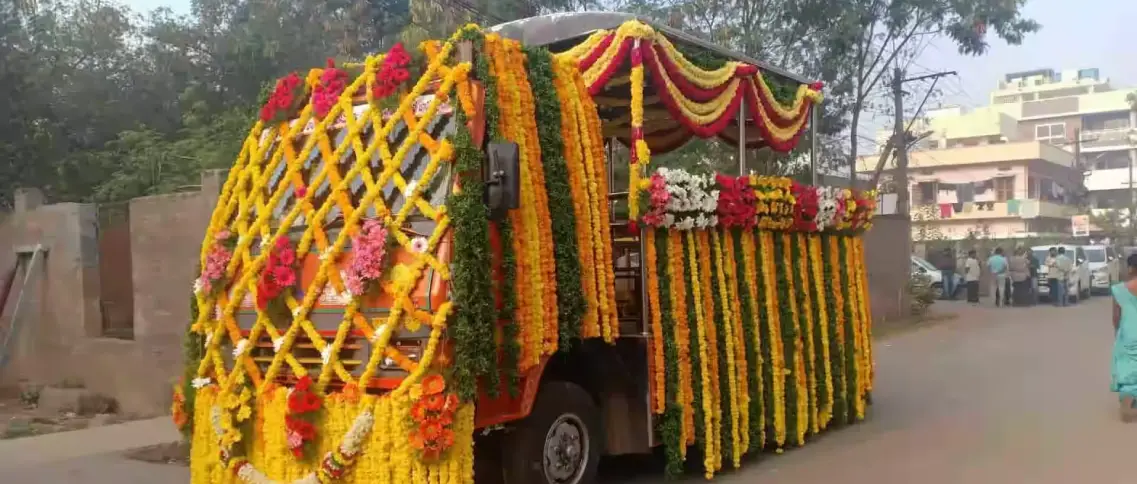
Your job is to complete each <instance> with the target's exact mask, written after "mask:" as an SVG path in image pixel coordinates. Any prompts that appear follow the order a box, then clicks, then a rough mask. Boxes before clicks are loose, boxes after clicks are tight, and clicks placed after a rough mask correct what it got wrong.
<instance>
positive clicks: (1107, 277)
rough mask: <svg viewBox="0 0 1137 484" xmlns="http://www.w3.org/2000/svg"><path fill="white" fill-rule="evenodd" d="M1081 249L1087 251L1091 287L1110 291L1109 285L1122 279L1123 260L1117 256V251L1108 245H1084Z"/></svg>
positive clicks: (1100, 290) (1101, 290) (1095, 289)
mask: <svg viewBox="0 0 1137 484" xmlns="http://www.w3.org/2000/svg"><path fill="white" fill-rule="evenodd" d="M1081 249H1082V251H1083V252H1085V253H1086V265H1087V266H1088V268H1089V271H1090V280H1091V282H1090V289H1091V290H1094V291H1098V292H1102V293H1105V292H1109V286H1111V285H1113V283H1114V282H1115V281H1120V280H1121V260H1120V259H1119V258H1118V257H1117V252H1115V251H1114V250H1113V247H1110V246H1108V245H1083V246H1082V247H1081Z"/></svg>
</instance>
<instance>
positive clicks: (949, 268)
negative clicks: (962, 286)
mask: <svg viewBox="0 0 1137 484" xmlns="http://www.w3.org/2000/svg"><path fill="white" fill-rule="evenodd" d="M935 264H936V269H939V270H940V280H941V281H943V287H944V293H943V296H942V298H943V299H948V300H951V299H955V290H956V287H955V254H954V253H952V250H951V248H949V247H944V250H942V251H940V254H939V256H938V257H936V262H935Z"/></svg>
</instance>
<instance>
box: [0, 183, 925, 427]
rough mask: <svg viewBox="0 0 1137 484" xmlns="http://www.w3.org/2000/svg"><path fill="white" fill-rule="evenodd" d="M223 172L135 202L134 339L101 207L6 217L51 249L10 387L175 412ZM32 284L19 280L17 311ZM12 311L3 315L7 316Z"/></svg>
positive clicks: (883, 240)
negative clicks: (175, 387)
mask: <svg viewBox="0 0 1137 484" xmlns="http://www.w3.org/2000/svg"><path fill="white" fill-rule="evenodd" d="M222 176H223V175H222V174H221V173H209V174H206V175H205V176H203V180H202V187H203V188H202V190H201V191H199V192H193V193H180V194H172V195H161V196H153V197H143V198H138V199H134V200H131V201H130V246H131V254H130V256H131V257H130V266H131V268H130V270H129V274H128V275H127V274H123V277H128V278H129V280H130V282H131V284H132V285H133V305H134V308H133V321H134V331H133V338H134V339H133V340H124V339H116V338H108V337H104V335H103V334H102V330H103V328H102V315H101V314H100V307H99V301H100V295H101V293H100V277H99V249H98V245H99V244H98V233H99V232H98V227H97V217H96V215H97V207H96V206H95V205H90V204H73V203H65V204H55V205H39V204H38V203H37V201H38V200H42V197H40V196H39V195H38V192H35V191H30V192H25V193H23V194H21V196H20V197H18V200H17V202H18V203H17V211H16V212H15V213H13V214H12V215H11V216H10V217H8V218H7V219H5V220H3V221H2V222H0V270H7V268H9V267H11V266H12V264H13V263H14V262H15V260H16V255H15V248H17V247H21V246H26V245H35V244H37V243H40V244H43V245H44V246H46V247H47V248H48V249H49V253H48V256H47V259H46V264H40V265H39V266H38V267H37V268H36V269H35V270H34V271H33V274H32V277H31V279H30V283H29V286H30V287H28V288H27V290H26V292H25V296H24V297H25V299H24V301H23V309H22V310H21V314H20V317H19V318H18V319H17V321H16V323H18V324H20V325H21V326H22V328H21V333H20V338H19V344H18V346H17V347H16V348H13V350H14V351H13V354H12V359H11V361H10V362H9V364H8V365H7V366H5V367H3V368H0V385H12V384H16V383H18V382H21V381H22V382H30V383H33V384H41V385H50V384H55V383H60V382H62V381H63V380H73V381H81V382H83V384H85V386H86V387H87V388H89V389H91V390H93V391H96V392H100V393H104V394H107V395H110V396H113V397H115V398H116V399H117V400H118V401H119V404H120V405H121V407H122V410H123V411H125V412H130V413H138V414H151V415H153V414H160V413H163V412H165V411H167V409H168V408H169V399H170V385H171V384H172V383H173V382H174V381H175V380H176V379H177V378H178V376H179V375H180V373H181V372H180V363H181V351H182V348H181V340H182V335H183V333H184V331H185V328H186V325H187V322H188V318H189V304H190V291H191V287H192V282H193V279H194V277H195V276H196V274H195V272H196V266H197V260H198V254H199V252H198V251H199V247H200V244H201V238H202V234H203V233H204V231H205V227H206V225H207V223H208V220H209V217H210V214H211V213H212V210H213V205H214V203H216V197H217V194H218V193H219V191H220V187H221V184H222V182H223V179H222ZM909 230H910V229H909V222H908V221H907V220H904V219H901V218H896V217H890V216H882V217H878V218H877V221H876V222H875V224H874V227H873V229H872V230H871V231H869V232H868V233H867V234H866V235H865V247H866V262H867V266H868V277H869V291H870V296H871V298H872V309H873V316H874V319H876V320H877V321H880V320H885V319H895V318H899V317H903V316H905V315H907V314H908V304H907V298H906V296H905V287H906V286H907V283H908V277H909V262H908V255H907V254H908V253H909V250H908V246H907V240H908V234H909ZM21 280H22V279H21ZM21 285H22V284H20V281H17V283H16V284H15V285H14V291H13V295H12V297H11V298H10V302H9V304H8V305H7V311H8V312H11V306H12V304H11V300H14V299H15V292H18V290H19V288H20V286H21ZM9 319H10V314H6V315H4V318H2V319H0V324H5V323H6V322H7V321H8V320H9Z"/></svg>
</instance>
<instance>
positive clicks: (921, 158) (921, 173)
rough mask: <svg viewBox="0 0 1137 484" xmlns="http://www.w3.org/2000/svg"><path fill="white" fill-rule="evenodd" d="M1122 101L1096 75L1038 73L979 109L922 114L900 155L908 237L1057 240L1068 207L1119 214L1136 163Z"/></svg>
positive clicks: (1013, 80) (865, 161) (1022, 76)
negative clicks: (905, 161) (905, 153)
mask: <svg viewBox="0 0 1137 484" xmlns="http://www.w3.org/2000/svg"><path fill="white" fill-rule="evenodd" d="M1129 92H1130V91H1128V90H1122V89H1116V88H1114V87H1113V86H1112V85H1111V84H1110V83H1109V80H1107V79H1105V80H1103V79H1101V78H1100V77H1099V75H1098V71H1097V69H1082V70H1070V71H1063V72H1056V71H1054V70H1051V69H1040V70H1034V71H1028V72H1020V73H1013V74H1007V75H1006V76H1005V78H1004V79H1003V80H1001V81H1000V82H999V85H998V87H997V89H995V90H994V91H992V92H991V94H990V104H989V105H987V106H983V107H979V108H975V109H971V110H967V109H964V108H960V107H949V108H943V109H936V110H932V111H930V112H928V114H927V115H926V117H925V118H922V119H920V120H918V121H917V122H916V123H914V125H913V128H912V131H913V133H914V134H916V135H918V136H921V137H920V141H918V142H917V143H916V144H915V145H914V146H913V148H912V151H911V152H910V154H909V160H910V162H909V183H908V187H909V193H910V197H909V199H910V202H911V206H910V209H909V210H910V213H912V214H913V215H912V216H913V221H914V222H915V223H914V224H913V225H914V227H913V231H914V233H919V234H920V236H925V235H927V234H928V233H934V234H936V235H937V236H942V237H946V238H963V237H966V236H967V235H968V234H969V233H982V234H984V235H987V236H990V237H1025V236H1039V235H1056V234H1064V233H1069V232H1070V216H1072V215H1075V214H1077V213H1078V209H1077V208H1076V207H1077V206H1078V205H1088V206H1092V207H1099V208H1113V207H1119V206H1122V207H1123V206H1128V200H1129V183H1128V181H1127V180H1128V179H1129V178H1128V176H1129V175H1128V173H1129V163H1130V160H1132V159H1133V158H1134V157H1135V156H1137V153H1135V152H1134V150H1133V141H1131V137H1130V128H1131V126H1133V123H1131V119H1130V118H1131V116H1132V114H1131V111H1130V109H1129V104H1128V102H1127V100H1126V96H1127V95H1128V94H1129ZM888 135H889V133H882V134H881V138H880V141H881V142H880V145H881V146H883V145H884V143H883V141H884V140H885V139H887V137H888ZM876 159H877V156H875V155H874V156H866V157H862V158H861V159H860V160H859V163H858V171H861V172H865V171H869V172H871V171H872V169H873V168H874V167H873V166H872V165H875V162H876ZM889 168H892V167H891V166H890V167H889ZM891 172H894V169H889V170H887V171H886V172H885V177H888V176H889V175H891V174H892V173H891ZM893 200H894V198H893ZM881 206H882V208H883V209H884V210H886V211H887V210H888V209H889V208H890V200H889V199H888V198H885V199H884V200H882V203H881ZM891 206H893V207H894V206H895V204H894V203H892V204H891ZM978 207H982V208H983V209H982V210H978V209H977V208H978Z"/></svg>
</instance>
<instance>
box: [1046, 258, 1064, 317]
mask: <svg viewBox="0 0 1137 484" xmlns="http://www.w3.org/2000/svg"><path fill="white" fill-rule="evenodd" d="M1043 265H1045V266H1046V287H1047V289H1048V290H1047V292H1048V293H1049V294H1050V303H1051V304H1053V305H1055V306H1059V305H1060V304H1059V303H1058V294H1059V292H1058V281H1059V279H1060V278H1059V277H1058V248H1057V247H1051V248H1050V250H1048V251H1047V252H1046V262H1043ZM1062 280H1065V279H1062ZM1062 294H1065V293H1064V292H1063V293H1062Z"/></svg>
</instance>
